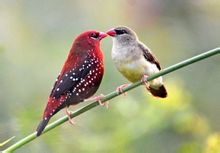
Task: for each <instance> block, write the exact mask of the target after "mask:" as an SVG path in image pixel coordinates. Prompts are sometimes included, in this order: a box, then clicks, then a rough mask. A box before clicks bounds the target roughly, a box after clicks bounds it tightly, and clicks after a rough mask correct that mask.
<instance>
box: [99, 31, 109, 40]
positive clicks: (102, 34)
mask: <svg viewBox="0 0 220 153" xmlns="http://www.w3.org/2000/svg"><path fill="white" fill-rule="evenodd" d="M107 36H108V35H107V34H106V33H103V32H100V33H99V40H102V39H103V38H105V37H107Z"/></svg>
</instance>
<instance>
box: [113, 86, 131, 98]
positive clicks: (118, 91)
mask: <svg viewBox="0 0 220 153" xmlns="http://www.w3.org/2000/svg"><path fill="white" fill-rule="evenodd" d="M127 86H129V84H123V85H120V86H119V87H117V88H116V92H117V94H118V95H119V94H121V93H123V94H124V96H126V94H127V93H126V92H124V91H123V90H124V88H126V87H127Z"/></svg>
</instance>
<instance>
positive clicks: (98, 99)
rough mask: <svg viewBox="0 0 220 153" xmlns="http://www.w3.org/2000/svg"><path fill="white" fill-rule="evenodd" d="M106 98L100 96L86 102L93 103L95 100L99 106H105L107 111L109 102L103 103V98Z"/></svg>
mask: <svg viewBox="0 0 220 153" xmlns="http://www.w3.org/2000/svg"><path fill="white" fill-rule="evenodd" d="M103 97H104V95H103V94H100V95H99V96H93V97H91V98H89V99H86V100H85V101H93V100H96V101H98V102H99V105H100V106H105V107H106V108H107V109H108V108H109V102H108V101H106V102H105V103H103V102H102V98H103Z"/></svg>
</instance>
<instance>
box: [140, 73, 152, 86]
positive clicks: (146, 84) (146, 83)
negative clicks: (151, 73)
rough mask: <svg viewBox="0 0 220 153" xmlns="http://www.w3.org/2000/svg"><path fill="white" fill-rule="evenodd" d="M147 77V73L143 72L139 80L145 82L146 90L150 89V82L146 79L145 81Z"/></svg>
mask: <svg viewBox="0 0 220 153" xmlns="http://www.w3.org/2000/svg"><path fill="white" fill-rule="evenodd" d="M147 78H148V75H146V74H144V75H143V76H142V78H141V81H142V82H143V83H144V84H145V86H146V88H147V90H149V89H150V84H149V82H148V81H146V79H147Z"/></svg>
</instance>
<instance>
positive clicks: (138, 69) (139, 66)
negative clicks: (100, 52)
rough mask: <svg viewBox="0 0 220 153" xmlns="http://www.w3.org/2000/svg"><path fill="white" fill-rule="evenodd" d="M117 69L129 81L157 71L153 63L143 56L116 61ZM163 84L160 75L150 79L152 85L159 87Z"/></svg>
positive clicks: (135, 80)
mask: <svg viewBox="0 0 220 153" xmlns="http://www.w3.org/2000/svg"><path fill="white" fill-rule="evenodd" d="M116 65H117V68H118V70H119V71H120V72H121V73H122V74H123V75H124V76H125V77H126V78H127V79H128V80H129V81H131V82H137V81H140V80H141V79H142V77H143V75H147V76H150V75H153V74H155V73H157V72H159V70H158V68H157V67H156V65H155V64H152V63H150V62H148V61H147V60H146V59H145V58H142V59H139V60H136V61H132V62H120V63H117V64H116ZM162 84H163V81H162V77H159V78H156V79H154V80H152V81H150V85H151V86H152V87H160V86H161V85H162Z"/></svg>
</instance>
